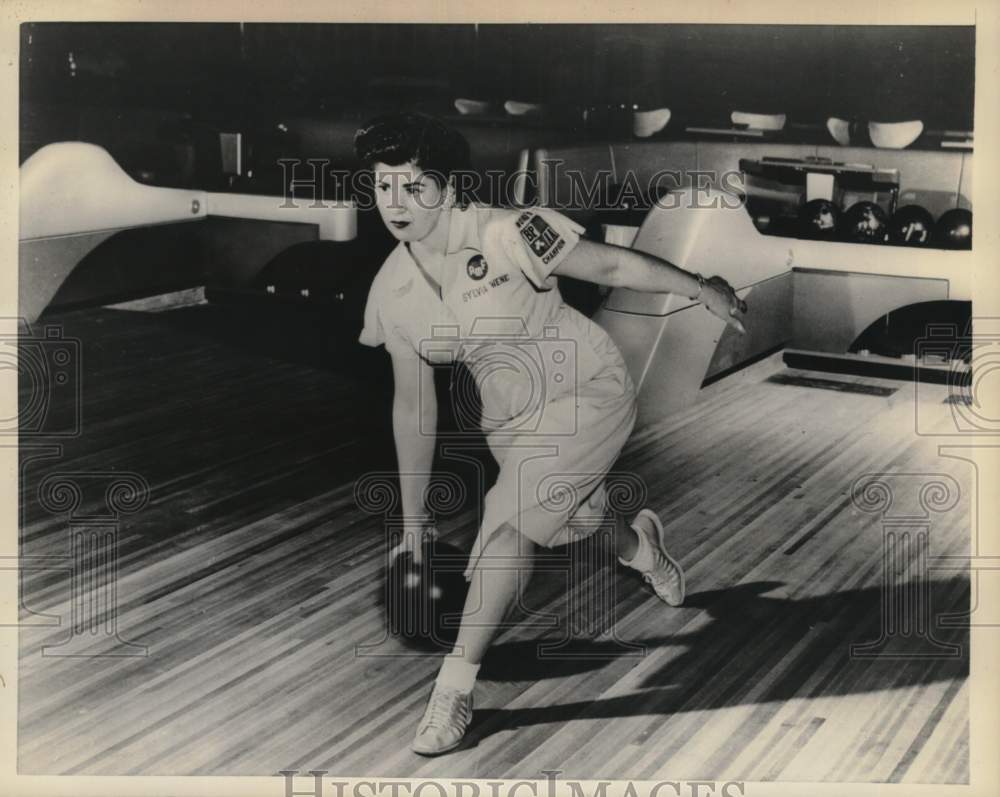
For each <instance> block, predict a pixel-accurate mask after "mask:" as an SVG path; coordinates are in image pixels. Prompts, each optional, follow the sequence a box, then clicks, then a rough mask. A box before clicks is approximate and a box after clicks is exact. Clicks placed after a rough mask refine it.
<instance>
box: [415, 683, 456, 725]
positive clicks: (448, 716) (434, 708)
mask: <svg viewBox="0 0 1000 797" xmlns="http://www.w3.org/2000/svg"><path fill="white" fill-rule="evenodd" d="M464 697H465V695H463V694H462V693H461V692H458V691H455V690H452V689H437V690H435V691H434V697H433V698H432V699H431V703H430V706H428V708H427V717H426V718H425V720H424V728H444V727H447V726H448V725H450V724H451V723H452V719H453V717H454V715H455V714H456V713H457V712H458V711H459V710H460V709H461V706H462V699H463V698H464Z"/></svg>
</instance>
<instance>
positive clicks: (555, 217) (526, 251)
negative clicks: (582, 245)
mask: <svg viewBox="0 0 1000 797" xmlns="http://www.w3.org/2000/svg"><path fill="white" fill-rule="evenodd" d="M583 231H584V229H583V227H581V226H580V225H579V224H577V223H576V222H574V221H571V220H570V219H568V218H566V217H565V216H564V215H562V214H561V213H557V212H556V211H554V210H549V209H548V208H529V209H527V210H524V211H522V212H519V213H514V214H510V215H508V216H505V217H504V218H503V219H500V220H498V221H494V222H491V223H490V226H489V228H488V232H487V240H488V242H489V244H492V245H494V246H499V247H501V248H502V249H503V252H504V253H505V254H506V256H507V257H508V258H509V259H510V260H512V261H513V262H514V263H515V264H516V265H517V266H518V267H519V268H520V269H521V271H522V272H524V275H525V276H526V277H527V278H528V279H529V280H530V281H531V283H532V284H533V285H534V286H535V287H536V288H538V289H539V290H543V291H547V290H551V289H552V288H554V287H555V286H556V278H555V276H553V274H552V272H553V271H554V270H555V268H556V267H557V266H558V265H559V264H560V263H562V262H563V260H565V259H566V256H567V255H568V254H569V253H570V252H572V251H573V247H575V246H576V244H577V242H578V241H579V240H580V235H581V234H582V233H583ZM486 257H487V260H489V253H488V252H487V253H486Z"/></svg>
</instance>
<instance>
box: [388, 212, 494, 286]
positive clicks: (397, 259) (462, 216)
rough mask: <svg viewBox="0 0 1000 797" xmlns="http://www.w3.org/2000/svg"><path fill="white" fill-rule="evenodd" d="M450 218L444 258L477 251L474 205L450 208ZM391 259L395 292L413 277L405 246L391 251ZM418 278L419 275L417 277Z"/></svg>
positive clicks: (476, 221) (477, 230)
mask: <svg viewBox="0 0 1000 797" xmlns="http://www.w3.org/2000/svg"><path fill="white" fill-rule="evenodd" d="M450 213H451V218H450V219H449V220H448V250H447V252H445V256H447V255H453V254H455V252H460V251H462V250H463V249H479V248H480V246H479V223H478V215H479V214H478V213H477V208H476V206H475V205H469V206H468V207H464V208H452V209H451V211H450ZM391 257H392V258H393V260H394V263H393V271H394V279H393V287H394V288H395V289H397V290H399V289H402V288H404V287H405V286H406V285H408V284H409V283H410V281H411V280H412V279H413V277H414V270H413V269H412V268H410V266H411V265H412V264H411V261H410V253H409V252H408V251H407V250H406V244H404V243H403V242H402V241H400V243H399V244H398V245H397V247H396V248H395V249H394V250H393V253H392V255H391ZM417 276H419V275H417Z"/></svg>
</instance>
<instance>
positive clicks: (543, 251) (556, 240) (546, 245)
mask: <svg viewBox="0 0 1000 797" xmlns="http://www.w3.org/2000/svg"><path fill="white" fill-rule="evenodd" d="M517 228H518V232H519V233H520V234H521V238H523V239H524V242H525V243H526V244H528V246H529V247H530V248H531V253H532V254H533V255H534V256H535V257H536V258H538V259H539V260H541V261H542V262H543V263H547V262H549V260H551V259H552V257H553V256H554V255H555V254H556V253H557V252H559V250H561V249H562V248H563V246H565V244H566V242H565V241H564V240H563V238H562V236H561V235H559V233H558V232H556V230H555V229H554V228H553V227H552V226H551V225H550V224H549V223H548V222H547V221H545V219H543V218H542V217H541V216H540V215H539V214H537V213H530V212H526V213H522V214H521V216H520V217H519V218H518V220H517Z"/></svg>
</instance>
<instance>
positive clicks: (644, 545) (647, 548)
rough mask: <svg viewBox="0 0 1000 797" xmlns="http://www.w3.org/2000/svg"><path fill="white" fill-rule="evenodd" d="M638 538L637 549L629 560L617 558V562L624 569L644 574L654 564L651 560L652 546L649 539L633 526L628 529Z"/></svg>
mask: <svg viewBox="0 0 1000 797" xmlns="http://www.w3.org/2000/svg"><path fill="white" fill-rule="evenodd" d="M630 528H631V529H632V530H633V531H634V532H635V534H636V536H637V537H638V538H639V547H638V548H636V550H635V553H634V554H633V555H632V558H631V559H630V560H625V559H623V558H622V557H620V556H619V557H618V561H619V562H621V563H622V564H623V565H625V566H626V567H631V568H633V569H635V570H638V571H639V572H640V573H645V572H647V571H649V570H652V569H653V567H654V565H655V564H656V562H655V561H654V559H653V546H652V545H651V544H650V542H649V537H647V536H646V535H645V534H643V533H642V531H640V530H639V529H637V528H636V527H635V526H631V527H630Z"/></svg>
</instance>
